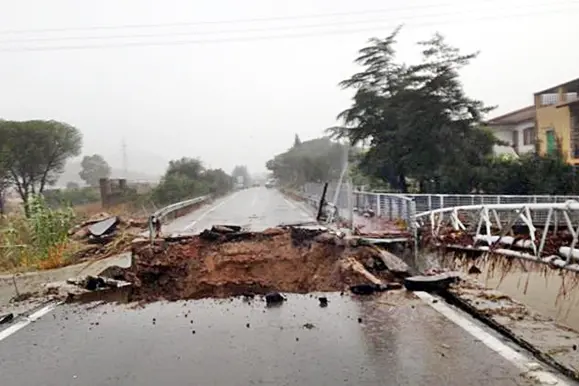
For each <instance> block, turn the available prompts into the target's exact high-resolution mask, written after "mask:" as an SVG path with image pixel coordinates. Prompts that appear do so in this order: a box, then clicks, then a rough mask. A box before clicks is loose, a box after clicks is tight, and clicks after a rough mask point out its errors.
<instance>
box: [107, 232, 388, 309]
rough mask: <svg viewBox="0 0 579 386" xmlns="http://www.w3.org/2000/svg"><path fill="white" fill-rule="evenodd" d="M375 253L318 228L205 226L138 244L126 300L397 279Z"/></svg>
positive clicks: (304, 289)
mask: <svg viewBox="0 0 579 386" xmlns="http://www.w3.org/2000/svg"><path fill="white" fill-rule="evenodd" d="M379 259H380V256H379V253H377V252H376V251H375V250H373V249H372V248H371V247H367V246H355V245H352V244H351V243H349V242H348V241H347V240H343V239H339V238H338V237H336V236H333V235H331V234H330V233H327V232H322V231H320V230H311V229H303V228H285V229H283V228H273V229H269V230H266V231H264V232H225V233H223V232H219V229H218V228H214V229H213V230H208V231H205V232H203V233H202V234H200V235H199V236H194V237H191V238H188V239H181V240H175V241H171V242H167V241H163V242H160V243H157V244H156V245H153V246H150V245H141V246H137V247H135V249H134V250H133V264H132V266H131V268H128V269H125V270H122V271H120V272H119V271H118V270H117V272H115V277H116V278H120V276H122V278H123V279H124V280H127V281H130V282H132V283H133V290H132V294H131V300H132V301H155V300H159V299H166V300H178V299H199V298H206V297H214V298H224V297H229V296H237V295H248V294H261V295H263V294H266V293H268V292H274V291H279V292H292V293H308V292H314V291H322V292H323V291H343V290H345V289H347V288H349V287H350V286H352V285H357V284H368V283H376V282H381V283H384V284H387V283H389V282H394V281H396V280H397V278H396V277H395V275H394V274H391V273H390V272H388V271H387V270H385V269H384V267H383V266H380V265H379V264H376V261H378V260H379Z"/></svg>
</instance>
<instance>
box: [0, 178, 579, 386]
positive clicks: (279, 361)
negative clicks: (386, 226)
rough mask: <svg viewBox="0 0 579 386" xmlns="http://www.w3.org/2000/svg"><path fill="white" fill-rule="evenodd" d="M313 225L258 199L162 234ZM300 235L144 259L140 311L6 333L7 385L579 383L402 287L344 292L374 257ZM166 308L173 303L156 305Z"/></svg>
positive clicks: (137, 276)
mask: <svg viewBox="0 0 579 386" xmlns="http://www.w3.org/2000/svg"><path fill="white" fill-rule="evenodd" d="M308 215H309V214H308V213H307V212H306V211H305V210H304V209H303V208H302V207H301V206H300V205H299V204H298V203H295V202H291V201H289V200H288V199H286V198H284V197H283V196H282V195H281V194H280V193H279V192H277V191H275V190H270V189H265V188H253V189H248V190H243V191H240V192H237V193H234V194H232V195H230V196H227V197H225V198H223V199H220V200H218V201H216V202H214V203H213V204H212V205H211V206H210V207H206V208H201V209H199V210H198V211H195V212H194V213H191V214H189V215H187V216H184V217H182V218H180V219H178V220H177V221H175V222H173V223H171V224H168V225H167V226H165V227H164V229H163V232H164V233H172V232H183V233H187V232H197V233H199V232H201V231H202V230H204V229H209V228H211V227H212V226H213V225H221V224H238V225H241V226H244V227H246V228H249V229H251V230H253V231H262V230H265V229H267V228H271V227H273V226H275V225H277V224H279V223H296V222H303V221H307V220H311V218H308V217H309V216H308ZM294 229H298V231H297V233H298V234H296V231H295V230H294ZM299 229H300V228H288V229H282V228H276V229H273V230H268V231H266V232H264V233H261V234H255V233H254V234H251V233H250V234H244V236H243V237H240V238H238V239H234V238H232V239H229V240H227V238H228V236H226V235H227V234H228V231H227V230H224V229H221V231H220V232H208V233H205V236H203V237H194V238H185V239H182V240H175V241H173V242H167V243H164V244H163V243H162V244H163V245H155V246H154V247H153V248H151V247H149V246H139V247H137V248H136V251H135V252H136V257H135V261H134V262H133V266H132V267H131V268H129V269H128V270H122V275H123V278H124V279H129V280H130V279H133V281H134V282H135V283H137V284H138V285H137V290H136V292H135V299H133V300H138V301H139V302H136V303H128V304H116V303H115V304H113V303H110V302H96V303H87V304H79V303H68V304H63V305H60V306H58V307H56V308H55V309H53V310H52V311H51V312H50V313H48V314H47V315H45V316H43V317H42V318H40V319H38V320H36V321H35V322H34V323H31V324H30V325H28V326H26V327H25V328H22V329H20V330H18V331H16V332H14V333H10V334H8V333H5V331H6V330H0V382H1V384H2V385H4V384H6V385H23V386H24V385H39V384H42V385H76V384H90V385H93V384H94V385H159V384H164V385H183V384H200V385H205V384H215V385H250V384H267V385H336V384H344V385H351V384H367V385H420V384H434V385H465V384H471V385H478V384H480V385H483V384H484V385H532V384H533V385H534V384H559V385H562V384H572V383H571V382H570V381H566V380H561V378H560V377H557V376H556V375H554V374H552V373H551V372H549V371H548V369H546V367H545V366H543V365H539V364H538V363H536V361H534V360H532V359H530V357H529V356H528V355H527V354H526V353H525V352H524V350H522V349H520V348H518V347H515V346H511V345H510V344H509V343H505V342H504V341H502V340H501V339H500V338H498V336H497V335H495V334H494V333H493V332H492V331H490V330H489V329H487V328H485V327H483V326H482V325H480V324H478V323H477V322H476V321H474V320H472V319H470V318H469V317H468V316H466V315H465V314H463V313H461V312H460V311H458V310H456V309H453V308H452V307H450V306H448V305H446V304H444V303H443V302H442V301H441V300H440V299H438V298H436V297H434V296H431V295H429V294H426V293H416V294H413V293H410V292H407V291H405V290H404V289H396V288H397V287H396V286H393V287H391V288H392V289H391V290H388V291H384V292H379V293H377V294H374V295H372V296H359V295H354V294H352V293H351V292H342V291H341V290H343V289H344V288H346V289H347V288H348V287H349V286H350V285H354V284H357V283H363V282H368V281H370V282H371V280H370V279H369V278H368V277H367V276H364V275H361V274H360V272H361V271H357V270H355V269H352V266H353V265H355V262H356V261H357V262H362V263H365V262H366V260H368V257H369V256H368V254H369V251H368V249H366V247H365V246H362V247H360V248H358V247H357V246H354V245H349V244H348V243H347V241H345V240H340V239H339V238H336V237H332V238H331V239H330V238H328V237H324V236H322V235H324V233H321V234H315V233H312V234H309V235H306V236H304V235H302V234H300V232H302V231H300V230H299ZM306 233H307V232H306ZM212 237H213V238H214V240H211V238H212ZM215 238H217V239H219V238H222V239H219V240H217V239H215ZM255 245H258V246H259V249H258V250H257V253H256V250H255V249H251V248H253V247H254V246H255ZM250 252H251V253H250ZM187 256H189V259H188V258H187ZM349 258H352V259H354V260H348V259H349ZM347 261H350V262H352V264H350V265H348V264H345V262H347ZM256 262H257V263H256ZM365 265H366V266H367V265H368V264H365ZM192 266H193V267H194V268H195V269H191V267H192ZM309 270H311V271H312V272H311V273H310V274H309V275H304V274H303V272H306V273H307V272H309ZM379 271H380V270H379ZM200 273H203V275H201V274H200ZM375 273H376V277H378V278H379V279H380V280H383V281H384V282H386V283H392V282H395V281H396V278H395V277H394V276H393V275H391V272H388V271H387V270H386V271H384V270H381V272H375ZM117 274H119V273H117ZM248 283H251V284H252V286H249V287H248ZM273 290H280V291H283V297H284V298H285V301H283V302H281V304H279V305H278V306H277V307H266V300H265V299H264V298H263V297H261V296H259V295H260V294H261V295H263V294H266V293H268V292H270V291H273ZM318 291H332V292H324V293H323V294H322V293H319V292H318ZM247 292H251V293H247ZM230 295H246V296H239V297H231V296H230ZM256 295H257V296H256ZM163 297H164V298H168V299H170V300H171V301H156V300H159V299H160V298H163ZM324 298H325V299H324ZM554 382H555V383H554Z"/></svg>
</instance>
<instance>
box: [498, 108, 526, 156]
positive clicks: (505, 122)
mask: <svg viewBox="0 0 579 386" xmlns="http://www.w3.org/2000/svg"><path fill="white" fill-rule="evenodd" d="M535 118H536V110H535V106H534V105H533V106H529V107H525V108H523V109H520V110H515V111H512V112H510V113H507V114H504V115H501V116H499V117H496V118H493V119H490V120H489V121H487V126H488V127H489V128H490V129H492V130H493V131H494V133H495V136H496V137H497V138H498V139H499V140H500V141H502V142H504V143H505V144H506V145H502V146H501V145H495V154H497V155H502V154H513V155H520V154H523V153H528V152H532V151H535V135H536V131H535Z"/></svg>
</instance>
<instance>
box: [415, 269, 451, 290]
mask: <svg viewBox="0 0 579 386" xmlns="http://www.w3.org/2000/svg"><path fill="white" fill-rule="evenodd" d="M459 278H460V277H459V274H457V273H456V272H455V273H452V272H447V273H441V274H438V275H430V276H411V277H407V278H405V279H404V287H406V289H407V290H408V291H425V292H436V291H441V290H445V289H447V288H448V287H449V286H450V284H452V283H455V282H456V281H458V280H459Z"/></svg>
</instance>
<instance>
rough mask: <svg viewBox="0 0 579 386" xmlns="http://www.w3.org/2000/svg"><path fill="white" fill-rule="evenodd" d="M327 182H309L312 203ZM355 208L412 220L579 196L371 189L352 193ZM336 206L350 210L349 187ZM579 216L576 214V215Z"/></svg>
mask: <svg viewBox="0 0 579 386" xmlns="http://www.w3.org/2000/svg"><path fill="white" fill-rule="evenodd" d="M336 185H337V184H336V183H330V184H329V185H328V192H327V194H326V199H327V200H328V201H330V200H331V199H333V197H334V194H335V191H336V187H337V186H336ZM322 189H323V184H321V183H307V184H305V185H304V187H303V188H302V192H301V194H302V195H303V196H304V198H306V199H308V200H309V201H310V203H311V204H312V205H317V202H319V197H320V195H321V193H322ZM352 199H353V207H354V208H356V209H358V210H364V209H371V210H372V211H373V212H374V213H375V214H376V216H379V217H384V218H386V219H389V220H396V219H404V220H408V221H409V223H410V222H412V220H413V219H414V217H415V215H416V214H420V213H425V212H431V211H433V210H437V209H444V208H452V207H460V206H468V205H499V204H551V203H553V204H555V203H566V202H567V201H569V200H576V201H579V196H562V195H559V196H549V195H504V194H503V195H490V194H394V193H378V192H368V191H358V190H356V191H353V192H352ZM336 207H337V208H338V210H339V211H340V212H341V213H344V214H345V213H347V211H348V195H347V190H346V188H345V187H341V188H340V192H339V194H338V197H337V202H336ZM575 215H577V216H579V212H578V213H577V214H575V213H574V216H575ZM531 216H532V219H533V221H535V223H540V222H544V221H545V220H546V216H547V212H546V211H532V213H531Z"/></svg>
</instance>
